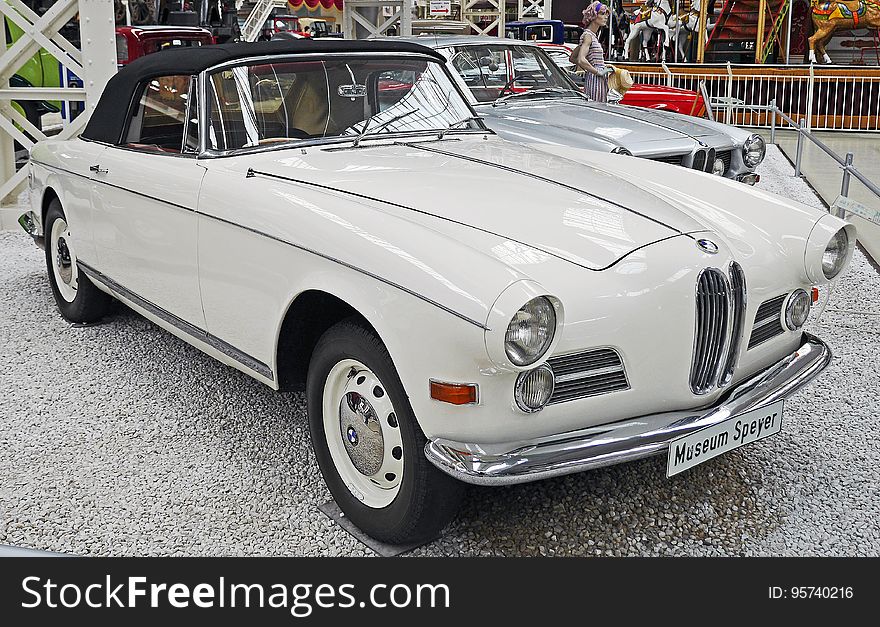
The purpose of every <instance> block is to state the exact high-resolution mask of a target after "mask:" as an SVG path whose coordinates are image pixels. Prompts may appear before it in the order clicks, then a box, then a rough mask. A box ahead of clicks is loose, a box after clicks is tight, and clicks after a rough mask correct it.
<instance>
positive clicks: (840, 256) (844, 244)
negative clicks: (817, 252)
mask: <svg viewBox="0 0 880 627" xmlns="http://www.w3.org/2000/svg"><path fill="white" fill-rule="evenodd" d="M832 246H833V247H834V248H833V251H834V254H835V255H836V256H835V257H834V259H833V260H832V261H831V262H830V263H829V262H828V261H826V255H829V253H830V251H832ZM848 251H849V235H848V234H847V232H846V229H845V228H840V229H838V230H837V232H836V233H835V234H834V235H833V236H832V237H831V239H830V240H828V243H827V244H826V245H825V250H824V251H823V252H822V274H823V275H824V276H825V278H826V279H828V280H829V281H831V280H833V279H835V278H836V277H837V276H838V275H839V274H840V273H841V272H842V271H843V268H844V266H845V265H846V263H845V262H846V258H847V253H848Z"/></svg>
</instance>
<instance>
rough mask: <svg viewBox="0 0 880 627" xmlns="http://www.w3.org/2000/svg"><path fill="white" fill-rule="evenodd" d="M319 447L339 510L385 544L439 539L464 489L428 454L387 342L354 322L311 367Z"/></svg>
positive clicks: (322, 347) (325, 343)
mask: <svg viewBox="0 0 880 627" xmlns="http://www.w3.org/2000/svg"><path fill="white" fill-rule="evenodd" d="M306 393H307V397H308V409H309V427H310V431H311V436H312V446H313V447H314V450H315V456H316V457H317V460H318V465H319V467H320V468H321V473H322V474H323V475H324V480H325V481H326V483H327V487H328V488H329V489H330V493H331V494H332V495H333V498H334V499H335V500H336V503H337V504H338V505H339V507H340V509H341V510H342V511H343V512H344V513H345V515H346V516H348V517H349V519H350V520H351V521H352V522H353V523H354V524H355V525H357V526H358V527H359V528H360V529H362V530H363V531H365V532H366V533H368V534H369V535H371V536H373V537H374V538H376V539H378V540H381V541H383V542H389V543H394V544H403V543H411V542H422V541H427V540H431V539H433V538H435V537H436V536H437V535H438V534H439V533H440V531H441V530H442V529H443V527H445V526H446V524H447V523H448V522H449V521H450V520H451V519H452V518H453V516H455V514H456V512H457V511H458V506H459V503H460V501H461V495H462V492H463V486H462V484H460V483H459V482H458V481H456V480H454V479H452V478H451V477H449V476H448V475H446V474H444V473H442V472H441V471H439V470H438V469H437V468H435V467H434V466H433V465H432V464H431V463H430V462H429V461H428V460H427V458H426V457H425V455H424V447H425V436H424V435H423V434H422V431H421V429H420V428H419V426H418V423H417V422H416V419H415V416H414V414H413V411H412V408H411V407H410V404H409V400H408V399H407V396H406V393H405V392H404V390H403V385H402V384H401V383H400V379H399V377H398V376H397V372H396V370H395V368H394V364H393V363H392V361H391V357H390V356H389V355H388V351H387V350H386V348H385V346H384V345H383V344H382V342H381V341H380V340H379V338H378V337H376V335H375V334H374V333H373V332H372V331H370V330H368V329H366V328H364V327H362V326H360V325H358V324H356V323H354V322H351V321H343V322H340V323H339V324H337V325H335V326H333V327H332V328H330V329H329V330H328V331H327V332H326V333H325V334H324V335H323V336H322V337H321V339H320V340H319V341H318V344H317V346H316V347H315V350H314V353H313V355H312V360H311V363H310V364H309V373H308V382H307V388H306Z"/></svg>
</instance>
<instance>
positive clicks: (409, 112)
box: [352, 109, 418, 148]
mask: <svg viewBox="0 0 880 627" xmlns="http://www.w3.org/2000/svg"><path fill="white" fill-rule="evenodd" d="M416 112H418V109H410V110H409V111H404V112H403V113H401V114H400V115H397V116H394V117H393V118H391V119H390V120H385V121H384V122H382V123H381V124H380V125H379V126H377V127H376V128H375V129H373V132H374V133H378V132H379V131H381V130H382V129H383V128H385V127H386V126H388V125H389V124H392V123H394V122H397V121H398V120H402V119H403V118H405V117H406V116H408V115H412V114H413V113H416ZM376 115H379V114H378V113H377V114H376ZM376 115H371V116H370V117H369V118H367V120H366V121H365V122H364V128H363V130H362V131H361V132H360V133H358V136H357V137H355V138H354V141H353V142H352V146H353V147H354V148H357V146H358V144H359V143H360V142H361V140H362V139H363V138H364V135H366V134H367V130H368V129H369V127H370V122H372V120H373V118H374V117H376Z"/></svg>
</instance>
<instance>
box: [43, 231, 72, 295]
mask: <svg viewBox="0 0 880 627" xmlns="http://www.w3.org/2000/svg"><path fill="white" fill-rule="evenodd" d="M49 249H50V250H49V251H48V252H49V256H50V257H51V261H52V267H51V271H52V273H53V274H54V275H55V285H56V286H57V287H58V293H59V294H60V296H61V298H63V299H64V301H65V302H68V303H72V302H73V301H74V300H76V290H77V279H78V276H77V275H78V268H77V266H76V251H75V249H74V246H73V240H72V237H71V235H70V228H69V227H68V226H67V221H66V220H65V219H64V218H63V217H61V218H58V219H56V220H53V222H52V228H51V231H50V233H49Z"/></svg>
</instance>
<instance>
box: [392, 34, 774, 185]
mask: <svg viewBox="0 0 880 627" xmlns="http://www.w3.org/2000/svg"><path fill="white" fill-rule="evenodd" d="M403 39H406V40H408V41H412V42H416V43H420V44H422V45H425V46H429V47H432V48H434V49H436V50H438V51H440V52H441V53H442V54H443V56H444V57H446V59H447V65H448V67H449V68H450V69H451V70H453V73H454V74H456V75H457V76H458V77H459V78H460V79H461V81H462V83H463V85H464V87H465V88H466V89H465V92H466V93H467V95H468V96H469V100H470V102H471V104H472V105H473V106H474V108H475V109H476V110H477V112H478V113H479V115H480V116H482V117H483V119H484V120H485V122H486V124H487V125H488V126H489V128H491V129H492V130H493V131H495V132H496V133H498V134H499V135H500V136H501V137H503V138H504V139H508V140H511V141H516V142H520V143H524V144H529V145H532V146H534V147H535V148H538V149H541V148H542V147H546V146H570V147H572V148H590V149H592V150H599V151H603V152H614V153H619V154H625V155H633V156H636V157H645V158H647V159H653V160H655V161H662V162H664V163H670V164H673V165H680V166H683V167H686V168H693V169H696V170H703V171H705V172H711V173H713V174H718V175H723V176H725V177H727V178H729V179H735V180H738V181H742V182H745V183H749V184H754V183H755V182H756V181H757V175H755V173H754V171H755V168H756V167H757V166H758V164H760V163H761V161H763V159H764V152H765V144H764V140H763V139H762V138H761V136H760V135H758V134H756V133H752V132H750V131H746V130H743V129H740V128H737V127H735V126H730V125H727V124H721V123H719V122H713V121H711V120H706V119H702V118H695V117H691V116H683V115H679V114H677V113H672V112H668V111H658V110H652V109H643V108H639V107H630V106H625V105H617V104H606V103H602V102H593V101H591V100H589V99H588V98H587V97H586V96H585V95H584V94H583V91H582V90H581V85H579V84H577V83H575V82H574V81H573V80H572V79H571V77H570V76H569V75H568V73H567V72H565V71H563V70H561V69H560V68H559V67H558V66H557V65H556V64H555V63H554V62H553V61H552V60H551V59H550V57H549V56H548V55H547V53H546V52H545V51H544V50H543V49H541V48H540V47H538V46H537V45H534V44H530V43H527V42H524V41H516V40H509V39H498V38H496V37H476V36H470V35H468V36H421V37H411V38H403Z"/></svg>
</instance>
